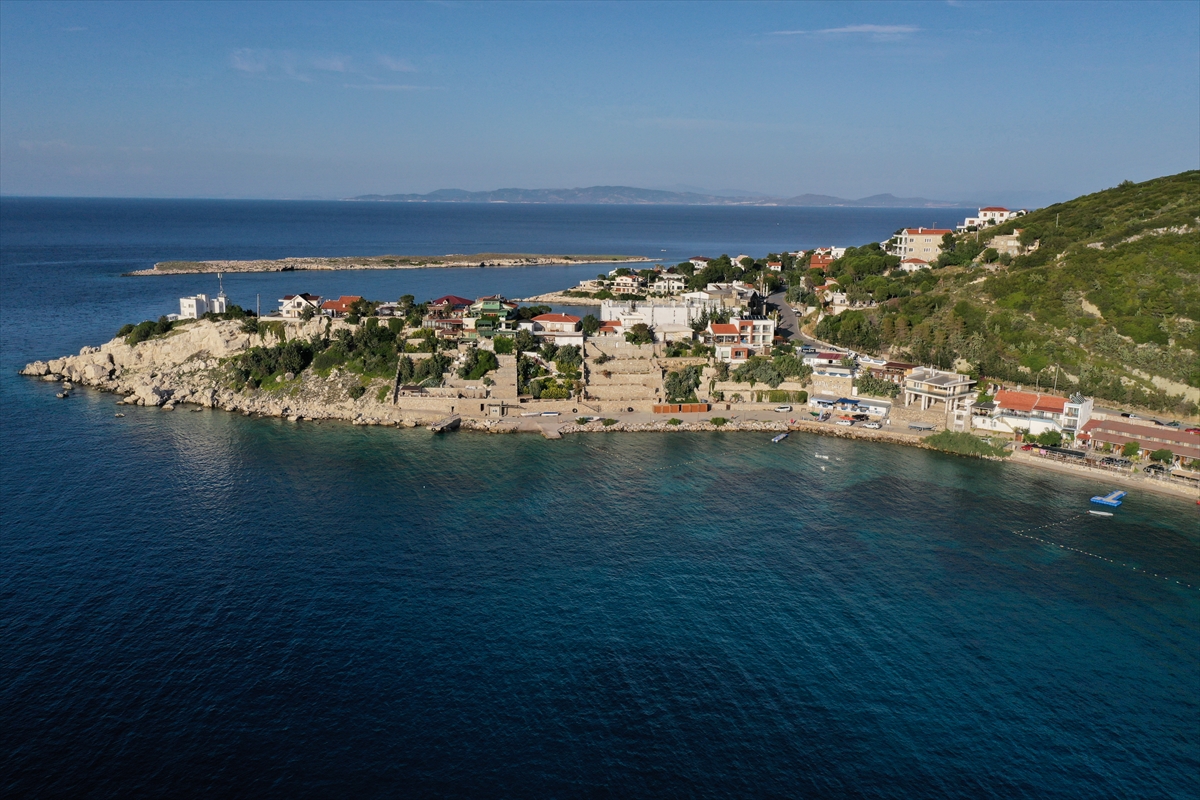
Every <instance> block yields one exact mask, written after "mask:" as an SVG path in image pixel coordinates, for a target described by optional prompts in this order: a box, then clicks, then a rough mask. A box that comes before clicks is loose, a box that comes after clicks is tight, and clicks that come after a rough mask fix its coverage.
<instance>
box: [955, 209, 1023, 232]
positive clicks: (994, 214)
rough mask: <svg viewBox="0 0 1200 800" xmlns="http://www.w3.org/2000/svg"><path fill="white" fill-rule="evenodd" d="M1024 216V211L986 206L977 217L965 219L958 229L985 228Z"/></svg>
mask: <svg viewBox="0 0 1200 800" xmlns="http://www.w3.org/2000/svg"><path fill="white" fill-rule="evenodd" d="M1025 214H1026V211H1025V209H1021V210H1019V211H1009V210H1008V209H1007V208H1004V207H1003V206H988V207H987V208H981V209H979V216H977V217H967V218H966V219H965V220H963V224H962V225H959V226H958V229H959V230H960V231H962V230H966V229H967V228H985V227H987V226H989V225H1000V224H1002V223H1005V222H1008V221H1009V220H1010V219H1015V218H1017V217H1022V216H1024V215H1025Z"/></svg>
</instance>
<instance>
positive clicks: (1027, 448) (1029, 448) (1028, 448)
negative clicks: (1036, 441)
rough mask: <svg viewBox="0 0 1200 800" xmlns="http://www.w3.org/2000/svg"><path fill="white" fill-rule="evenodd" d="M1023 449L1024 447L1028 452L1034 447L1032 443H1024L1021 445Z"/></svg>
mask: <svg viewBox="0 0 1200 800" xmlns="http://www.w3.org/2000/svg"><path fill="white" fill-rule="evenodd" d="M1021 449H1022V450H1024V451H1025V452H1026V453H1028V452H1029V451H1030V450H1032V449H1033V445H1031V444H1023V445H1021Z"/></svg>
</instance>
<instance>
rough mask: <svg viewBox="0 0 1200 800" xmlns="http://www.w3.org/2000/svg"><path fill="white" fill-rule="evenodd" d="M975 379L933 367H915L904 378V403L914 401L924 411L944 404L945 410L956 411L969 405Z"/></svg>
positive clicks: (907, 403) (910, 403)
mask: <svg viewBox="0 0 1200 800" xmlns="http://www.w3.org/2000/svg"><path fill="white" fill-rule="evenodd" d="M974 386H975V381H974V380H973V379H972V378H970V377H969V376H967V375H960V374H959V373H957V372H945V371H943V370H940V369H934V368H933V367H917V368H916V369H914V370H913V371H912V372H910V373H909V374H908V376H907V377H906V378H905V379H904V386H903V394H904V405H906V406H907V405H912V404H913V403H914V402H919V403H920V404H921V410H922V411H926V410H928V409H930V408H932V407H933V406H934V405H935V404H937V403H943V404H945V406H946V412H947V413H950V412H953V411H957V410H958V409H959V408H960V407H965V406H968V405H970V403H971V401H972V398H973V395H974V391H973V390H972V387H974Z"/></svg>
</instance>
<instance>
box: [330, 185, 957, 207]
mask: <svg viewBox="0 0 1200 800" xmlns="http://www.w3.org/2000/svg"><path fill="white" fill-rule="evenodd" d="M347 199H348V200H355V201H362V202H383V203H546V204H549V203H575V204H592V205H685V206H848V207H853V208H974V207H976V206H977V204H975V203H963V202H948V201H945V200H929V199H928V198H925V197H896V196H895V195H892V194H874V195H871V196H870V197H863V198H861V199H859V200H847V199H845V198H842V197H833V196H831V195H827V194H801V195H797V196H795V197H767V196H763V195H748V194H741V195H739V196H736V197H730V196H725V195H718V194H702V193H700V192H688V191H683V192H673V191H667V190H664V189H638V188H635V187H632V186H589V187H587V188H583V189H496V190H495V191H491V192H468V191H465V190H463V189H438V190H437V191H436V192H429V193H428V194H364V195H359V196H358V197H350V198H347Z"/></svg>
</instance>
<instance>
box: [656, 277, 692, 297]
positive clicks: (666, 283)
mask: <svg viewBox="0 0 1200 800" xmlns="http://www.w3.org/2000/svg"><path fill="white" fill-rule="evenodd" d="M687 283H688V279H687V276H686V275H676V274H675V273H673V272H664V273H663V274H662V275H659V276H658V278H657V279H656V280H655V281H654V283H652V284H650V291H651V292H653V293H654V294H683V293H684V292H685V291H687Z"/></svg>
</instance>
